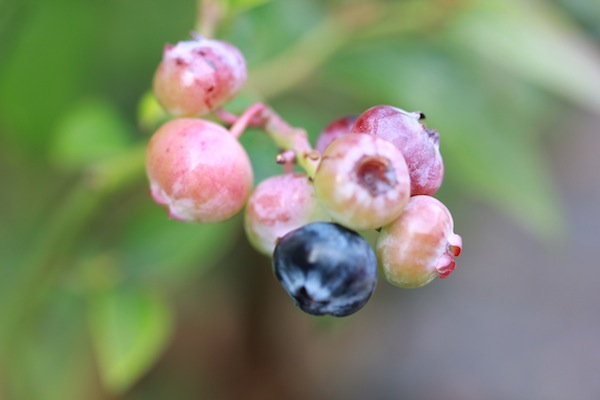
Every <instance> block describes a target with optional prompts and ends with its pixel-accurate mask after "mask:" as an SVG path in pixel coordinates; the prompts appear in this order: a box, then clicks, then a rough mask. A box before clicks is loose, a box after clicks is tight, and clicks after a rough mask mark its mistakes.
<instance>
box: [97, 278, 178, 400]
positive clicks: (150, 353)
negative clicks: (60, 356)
mask: <svg viewBox="0 0 600 400" xmlns="http://www.w3.org/2000/svg"><path fill="white" fill-rule="evenodd" d="M89 321H90V325H91V333H92V341H93V345H94V348H95V350H96V354H97V358H98V366H99V369H100V375H101V377H102V380H103V381H104V383H105V385H106V386H107V388H108V389H110V390H111V391H113V392H115V393H121V392H123V391H125V390H126V389H128V388H129V387H130V386H131V385H132V384H134V383H135V382H136V381H137V380H138V379H139V378H140V377H141V376H142V375H143V374H144V373H146V372H147V371H148V369H149V368H150V367H152V365H153V364H154V363H155V361H156V360H157V358H158V357H159V356H160V354H161V353H162V351H163V349H164V347H165V345H166V344H167V342H168V340H169V337H170V334H171V330H172V324H173V316H172V314H171V310H170V308H169V306H168V305H167V303H166V302H165V300H164V299H163V298H162V297H161V296H159V295H158V294H157V293H155V292H154V291H151V290H148V289H145V288H142V287H140V286H128V287H124V286H121V287H117V288H114V289H107V290H105V291H102V292H99V293H96V294H93V295H92V296H91V299H90V307H89Z"/></svg>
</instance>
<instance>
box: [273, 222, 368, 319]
mask: <svg viewBox="0 0 600 400" xmlns="http://www.w3.org/2000/svg"><path fill="white" fill-rule="evenodd" d="M273 267H274V272H275V276H276V277H277V279H278V280H279V282H280V283H281V285H282V286H283V288H284V289H285V291H286V292H287V293H288V294H289V295H290V296H291V297H292V299H293V300H294V302H295V303H296V305H297V306H298V307H300V309H302V311H304V312H306V313H308V314H312V315H333V316H336V317H343V316H346V315H350V314H353V313H355V312H356V311H358V310H359V309H361V308H362V307H363V306H364V305H365V304H366V303H367V301H368V300H369V298H370V297H371V294H372V293H373V291H374V290H375V285H376V284H377V258H376V256H375V253H374V252H373V249H372V248H371V246H370V245H369V243H368V242H367V241H366V240H365V239H364V238H363V237H362V236H360V235H359V234H357V233H356V232H353V231H351V230H348V229H346V228H344V227H342V226H340V225H338V224H334V223H330V222H313V223H310V224H307V225H304V226H303V227H301V228H299V229H296V230H293V231H291V232H289V233H288V234H287V235H285V236H284V237H283V238H281V240H280V241H279V242H278V243H277V246H276V247H275V252H274V254H273Z"/></svg>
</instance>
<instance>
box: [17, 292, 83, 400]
mask: <svg viewBox="0 0 600 400" xmlns="http://www.w3.org/2000/svg"><path fill="white" fill-rule="evenodd" d="M83 304H84V303H83V302H82V299H81V296H80V295H79V294H75V293H69V292H67V291H65V290H55V291H52V292H51V293H50V296H48V297H47V298H46V303H45V305H44V313H42V314H40V317H39V318H38V319H36V320H35V321H33V322H32V325H31V326H29V327H28V328H29V329H26V330H23V331H22V333H21V336H20V337H19V338H18V343H17V344H16V347H14V348H12V349H9V351H16V352H18V355H17V356H16V357H10V360H11V361H10V364H6V366H10V368H7V370H5V372H6V375H7V376H8V378H9V379H10V382H11V383H12V385H11V386H12V389H13V392H14V395H15V396H14V397H13V398H15V399H38V400H64V399H77V398H87V397H88V396H89V392H88V390H89V387H90V386H91V383H92V379H91V373H92V362H91V357H90V356H91V354H90V352H89V347H88V346H87V340H86V336H87V330H86V326H85V309H84V306H83ZM9 354H12V353H9ZM57 366H60V367H57Z"/></svg>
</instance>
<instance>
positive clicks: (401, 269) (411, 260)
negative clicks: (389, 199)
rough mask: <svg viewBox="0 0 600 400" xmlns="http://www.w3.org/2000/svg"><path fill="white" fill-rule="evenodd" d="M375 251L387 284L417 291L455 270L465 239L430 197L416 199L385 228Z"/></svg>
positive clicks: (441, 207) (444, 210)
mask: <svg viewBox="0 0 600 400" xmlns="http://www.w3.org/2000/svg"><path fill="white" fill-rule="evenodd" d="M376 251H377V257H378V258H379V263H380V266H381V271H382V273H383V275H384V277H385V279H386V280H387V281H388V282H390V283H391V284H393V285H396V286H400V287H404V288H417V287H420V286H423V285H426V284H428V283H429V282H431V281H432V280H433V279H434V278H435V277H440V278H442V279H443V278H446V277H448V275H450V274H451V273H452V272H453V271H454V268H455V267H456V262H455V261H454V257H458V256H459V255H460V253H461V251H462V238H461V237H460V236H459V235H457V234H455V233H454V222H453V220H452V215H451V214H450V211H448V208H446V206H445V205H444V204H443V203H442V202H440V201H439V200H437V199H435V198H433V197H431V196H413V197H411V198H410V200H409V202H408V204H407V206H406V208H405V209H404V212H403V213H402V215H400V217H399V218H398V219H397V220H395V221H394V222H392V223H391V224H389V225H387V226H384V227H383V229H382V230H381V232H380V234H379V237H378V238H377V243H376Z"/></svg>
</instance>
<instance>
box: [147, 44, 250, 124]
mask: <svg viewBox="0 0 600 400" xmlns="http://www.w3.org/2000/svg"><path fill="white" fill-rule="evenodd" d="M246 73H247V72H246V61H245V60H244V56H243V55H242V53H240V51H239V50H238V49H237V48H236V47H234V46H233V45H231V44H229V43H227V42H223V41H219V40H214V39H206V38H203V37H201V36H199V35H197V36H195V37H194V40H189V41H183V42H179V43H177V44H176V45H175V46H172V45H167V46H165V49H164V53H163V59H162V62H161V63H160V65H159V66H158V69H157V71H156V73H155V75H154V83H153V87H154V94H155V95H156V98H157V99H158V101H159V103H160V104H161V105H162V106H163V107H164V108H165V109H166V110H167V111H168V112H169V113H171V114H173V115H175V116H188V117H189V116H202V115H205V114H207V113H209V112H211V111H214V110H216V109H217V108H219V107H221V106H223V105H224V104H225V103H227V102H228V101H229V100H231V99H232V98H233V97H234V96H235V95H236V94H237V93H238V91H239V90H240V89H241V87H242V86H243V85H244V82H245V81H246Z"/></svg>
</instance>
